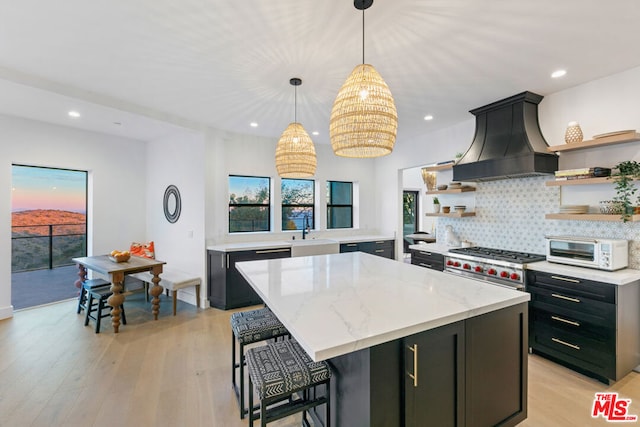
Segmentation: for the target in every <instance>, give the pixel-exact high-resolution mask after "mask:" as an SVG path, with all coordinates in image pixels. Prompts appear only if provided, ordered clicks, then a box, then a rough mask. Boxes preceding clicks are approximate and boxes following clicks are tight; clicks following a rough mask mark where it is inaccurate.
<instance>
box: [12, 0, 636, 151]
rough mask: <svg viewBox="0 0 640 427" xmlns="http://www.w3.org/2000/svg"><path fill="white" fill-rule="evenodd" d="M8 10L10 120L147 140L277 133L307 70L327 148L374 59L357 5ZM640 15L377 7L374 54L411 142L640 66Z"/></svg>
mask: <svg viewBox="0 0 640 427" xmlns="http://www.w3.org/2000/svg"><path fill="white" fill-rule="evenodd" d="M1 1H2V5H1V7H0V113H4V114H9V115H16V116H22V117H27V118H33V119H38V120H44V121H47V122H52V123H60V124H64V125H69V126H77V127H80V128H84V129H90V130H96V131H99V132H105V133H111V134H116V135H124V136H129V137H133V138H136V139H143V140H149V139H153V138H156V137H158V136H161V135H162V134H164V133H167V132H171V131H172V130H173V129H175V128H174V126H173V125H181V126H187V127H193V128H197V127H199V126H200V125H201V124H204V125H208V126H211V127H214V128H217V129H226V130H231V131H235V132H241V133H247V134H256V135H262V136H268V137H274V138H277V137H278V136H279V135H280V134H281V133H282V131H283V130H284V129H285V127H286V126H287V124H288V123H289V122H291V121H293V116H294V90H293V87H292V86H290V85H289V79H290V78H291V77H300V78H302V80H303V84H302V86H300V87H299V88H298V110H297V115H298V120H299V121H300V122H301V123H302V124H303V125H304V126H305V128H306V129H307V131H308V132H309V133H311V132H312V131H318V132H320V135H319V136H315V137H313V139H314V141H315V142H318V143H328V142H329V138H328V127H329V115H330V112H331V107H332V104H333V100H334V99H335V96H336V94H337V92H338V89H339V88H340V86H341V85H342V83H343V82H344V80H345V79H346V77H347V76H348V75H349V73H350V72H351V70H352V69H353V68H354V67H355V65H357V64H358V63H360V62H361V61H362V12H360V11H357V10H356V9H355V8H354V6H353V1H352V0H322V1H317V0H271V1H269V0H243V1H232V0H180V1H170V0H134V1H132V0H111V1H99V2H96V1H86V0H62V1H49V0H20V1H10V0H1ZM639 19H640V1H638V0H614V1H608V2H605V1H602V0H535V1H525V0H482V1H480V0H375V2H374V4H373V6H372V7H371V8H370V9H368V10H367V11H366V12H365V28H366V31H365V34H366V44H365V46H366V48H365V52H366V58H365V59H366V62H367V63H371V64H373V65H374V66H375V67H376V69H377V70H378V72H380V74H381V75H382V76H383V78H384V79H385V80H386V82H387V84H388V85H389V87H390V89H391V91H392V93H393V95H394V98H395V101H396V106H397V109H398V116H399V129H398V141H399V143H400V142H401V141H402V140H406V139H410V138H415V137H418V136H420V135H422V134H425V133H427V132H430V131H433V130H436V129H439V128H442V127H446V126H450V125H452V124H454V123H457V122H460V121H463V120H467V119H469V118H470V117H471V116H470V114H469V113H468V110H470V109H473V108H476V107H480V106H482V105H485V104H487V103H489V102H493V101H496V100H499V99H502V98H504V97H507V96H510V95H513V94H516V93H519V92H522V91H524V90H530V91H533V92H536V93H539V94H541V95H547V94H550V93H553V92H556V91H558V90H562V89H564V88H568V87H571V86H575V85H578V84H581V83H584V82H586V81H589V80H593V79H596V78H599V77H603V76H607V75H611V74H615V73H617V72H619V71H622V70H626V69H630V68H633V67H636V66H640V55H638V53H637V52H638V46H639V45H640V31H639V30H638V27H637V25H638V22H639ZM558 68H564V69H566V70H567V75H566V76H565V77H563V78H560V79H551V78H550V73H551V72H552V71H554V70H556V69H558ZM543 102H544V101H543ZM72 108H73V109H77V110H79V111H80V112H81V113H82V117H81V118H80V119H75V120H73V119H70V118H69V117H67V111H68V110H69V109H72ZM426 114H432V115H433V116H434V120H432V121H430V122H427V121H424V120H423V117H424V116H425V115H426ZM254 121H255V122H257V123H258V124H259V126H258V127H257V128H252V127H250V126H249V123H250V122H254ZM114 122H117V123H120V124H119V125H117V124H114ZM167 123H170V124H171V125H167Z"/></svg>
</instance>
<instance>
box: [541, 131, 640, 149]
mask: <svg viewBox="0 0 640 427" xmlns="http://www.w3.org/2000/svg"><path fill="white" fill-rule="evenodd" d="M634 141H640V133H638V132H626V133H623V134H620V135H612V136H606V137H604V138H597V139H590V140H588V141H582V142H574V143H571V144H561V145H552V146H551V147H547V150H549V151H550V152H552V153H554V152H559V151H572V150H580V149H583V148H594V147H601V146H606V145H614V144H622V143H625V142H634Z"/></svg>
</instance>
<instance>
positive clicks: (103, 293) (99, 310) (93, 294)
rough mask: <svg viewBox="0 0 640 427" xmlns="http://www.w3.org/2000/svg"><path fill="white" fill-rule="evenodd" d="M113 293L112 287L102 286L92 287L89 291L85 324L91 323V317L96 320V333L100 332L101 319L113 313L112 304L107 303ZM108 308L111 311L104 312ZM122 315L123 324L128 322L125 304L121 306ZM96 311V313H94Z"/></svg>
mask: <svg viewBox="0 0 640 427" xmlns="http://www.w3.org/2000/svg"><path fill="white" fill-rule="evenodd" d="M111 295H113V292H111V289H109V288H105V287H101V288H98V289H92V290H90V291H89V292H88V297H87V298H88V301H87V308H86V312H87V315H86V317H85V318H84V326H87V325H88V324H89V319H93V320H95V321H96V334H99V333H100V320H101V319H103V318H105V317H108V316H110V315H111V306H110V305H108V304H107V299H109V297H110V296H111ZM106 308H108V309H109V311H107V312H106V314H105V313H104V310H105V309H106ZM120 310H122V312H121V313H120V316H122V324H123V325H126V324H127V317H126V316H125V314H124V305H121V306H120ZM92 313H95V314H92Z"/></svg>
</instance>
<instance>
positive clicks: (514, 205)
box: [436, 176, 640, 269]
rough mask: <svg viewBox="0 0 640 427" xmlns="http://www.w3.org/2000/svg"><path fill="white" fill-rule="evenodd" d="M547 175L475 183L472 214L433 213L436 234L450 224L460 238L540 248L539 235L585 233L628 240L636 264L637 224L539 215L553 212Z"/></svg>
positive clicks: (555, 201)
mask: <svg viewBox="0 0 640 427" xmlns="http://www.w3.org/2000/svg"><path fill="white" fill-rule="evenodd" d="M549 179H550V177H548V176H541V177H532V178H514V179H504V180H498V181H488V182H479V183H477V184H476V187H477V188H476V192H475V195H476V196H475V197H476V200H475V204H476V216H475V217H466V218H443V217H441V218H438V221H437V228H436V237H437V239H438V241H440V242H445V226H447V225H451V226H452V227H453V230H454V232H455V233H456V234H457V235H458V237H459V238H460V240H469V241H471V242H473V243H474V244H476V245H478V246H486V247H493V248H500V249H508V250H514V251H521V252H532V253H538V254H544V253H545V239H544V237H545V236H549V235H569V236H589V237H602V238H609V239H626V240H629V241H630V246H629V267H631V268H636V269H640V223H637V222H636V223H632V222H628V223H622V222H605V221H565V220H549V219H545V217H544V216H545V214H547V213H551V212H558V210H559V207H560V187H547V186H545V182H546V181H548V180H549Z"/></svg>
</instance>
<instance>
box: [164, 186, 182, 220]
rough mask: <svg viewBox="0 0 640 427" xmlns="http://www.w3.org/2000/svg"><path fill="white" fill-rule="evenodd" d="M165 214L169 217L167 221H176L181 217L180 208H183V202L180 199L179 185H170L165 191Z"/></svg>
mask: <svg viewBox="0 0 640 427" xmlns="http://www.w3.org/2000/svg"><path fill="white" fill-rule="evenodd" d="M163 206H164V216H165V218H167V221H169V222H171V223H174V222H176V221H177V220H178V218H180V209H181V208H182V203H181V201H180V192H179V191H178V187H176V186H175V185H170V186H168V187H167V189H166V190H165V191H164V201H163Z"/></svg>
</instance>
